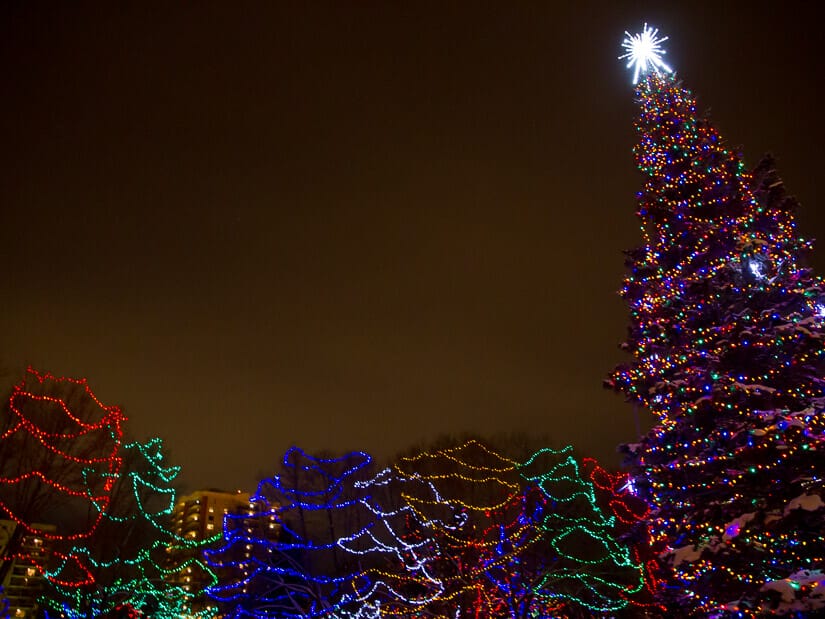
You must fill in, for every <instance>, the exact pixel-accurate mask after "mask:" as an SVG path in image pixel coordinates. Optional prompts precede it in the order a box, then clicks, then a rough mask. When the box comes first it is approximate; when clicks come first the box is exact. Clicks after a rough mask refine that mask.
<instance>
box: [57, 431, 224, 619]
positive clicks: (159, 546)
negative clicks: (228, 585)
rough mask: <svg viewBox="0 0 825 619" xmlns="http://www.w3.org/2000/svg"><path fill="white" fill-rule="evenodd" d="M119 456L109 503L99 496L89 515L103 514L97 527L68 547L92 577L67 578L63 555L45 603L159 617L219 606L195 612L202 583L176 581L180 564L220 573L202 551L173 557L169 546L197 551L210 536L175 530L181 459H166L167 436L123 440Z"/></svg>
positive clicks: (85, 611)
mask: <svg viewBox="0 0 825 619" xmlns="http://www.w3.org/2000/svg"><path fill="white" fill-rule="evenodd" d="M121 457H122V460H123V465H122V467H121V472H120V475H119V476H118V477H117V479H116V480H115V482H114V485H113V489H112V492H111V496H110V501H109V502H108V504H107V507H108V508H107V509H105V510H104V509H103V507H104V506H102V505H97V504H95V505H94V507H95V509H93V510H92V511H91V512H90V514H89V516H88V518H90V519H92V520H95V521H98V520H99V525H98V527H97V528H96V530H95V532H94V534H93V535H91V536H90V537H89V538H87V539H84V540H81V542H82V543H75V544H73V545H72V546H71V548H70V549H69V550H68V551H67V553H66V556H67V557H70V558H71V559H72V560H73V564H74V565H82V566H84V568H85V569H86V570H87V571H88V573H89V575H90V579H89V582H86V583H83V584H81V585H79V586H78V585H72V583H71V582H70V583H69V584H68V585H67V584H61V583H65V582H66V579H65V578H64V577H62V576H63V575H62V572H63V571H64V570H65V568H66V563H67V562H66V561H61V562H60V563H59V564H58V565H56V566H54V567H53V569H52V571H51V572H49V573H48V575H49V580H50V582H51V586H50V588H49V591H48V592H47V593H46V595H45V596H44V597H45V601H46V603H47V605H48V606H49V607H50V608H51V609H52V611H53V612H54V613H55V614H58V615H60V616H63V617H74V618H81V617H100V616H114V615H117V614H118V613H122V612H124V609H131V612H133V613H140V614H143V615H146V616H152V617H157V618H170V619H171V618H173V617H180V616H181V615H183V614H186V615H187V616H192V617H194V616H200V617H204V616H211V615H212V614H214V611H215V610H216V609H214V608H213V609H207V610H206V611H205V612H193V611H192V610H191V609H190V608H189V606H190V604H191V601H192V599H193V598H194V597H195V596H197V595H198V593H200V592H199V591H191V590H185V589H183V588H182V587H179V586H175V585H173V584H171V583H170V580H173V579H170V578H169V576H171V575H172V574H174V573H175V572H179V571H182V570H192V569H198V570H201V571H205V572H207V573H208V574H209V575H210V576H211V578H209V579H204V580H209V581H211V582H214V580H215V578H214V574H213V573H212V572H211V570H209V568H208V567H207V566H206V565H205V564H204V562H203V561H201V560H200V559H198V558H190V559H188V560H186V561H185V562H183V563H180V564H172V565H170V564H169V558H168V557H169V553H168V552H167V551H168V549H170V548H174V549H180V548H182V547H184V548H187V549H191V550H192V551H193V552H192V553H190V554H191V555H197V554H199V550H200V549H201V548H202V547H203V546H204V545H205V544H206V543H208V541H209V540H206V541H203V542H202V541H198V540H192V539H184V538H181V537H180V536H178V535H176V534H175V533H173V532H172V529H171V524H170V516H171V514H172V511H173V509H174V506H175V497H176V491H175V489H174V488H173V487H172V484H173V483H174V481H175V479H176V478H177V476H178V474H179V472H180V467H177V466H170V465H167V464H165V462H164V453H163V442H162V441H161V440H160V439H157V438H156V439H152V440H150V441H147V442H146V443H140V442H133V443H129V444H126V445H124V446H123V448H122V450H121ZM98 512H100V513H98ZM175 554H177V553H175ZM198 580H201V579H198ZM70 585H71V586H70Z"/></svg>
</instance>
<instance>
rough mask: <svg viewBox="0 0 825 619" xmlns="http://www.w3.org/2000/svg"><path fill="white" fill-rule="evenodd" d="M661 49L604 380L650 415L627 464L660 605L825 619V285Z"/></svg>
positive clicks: (763, 179) (783, 200)
mask: <svg viewBox="0 0 825 619" xmlns="http://www.w3.org/2000/svg"><path fill="white" fill-rule="evenodd" d="M659 42H660V41H659V40H657V39H656V33H655V31H653V30H651V29H647V28H646V30H645V32H644V33H643V34H642V35H640V36H639V37H637V38H629V39H628V40H627V41H626V43H625V45H626V47H627V49H628V54H629V56H628V57H629V59H630V62H631V65H634V66H636V67H638V68H639V69H640V71H639V72H638V77H640V78H641V81H640V82H639V84H638V86H637V88H636V99H637V101H638V103H639V106H640V108H641V114H640V116H639V120H638V122H637V123H636V128H637V132H638V136H639V141H638V144H637V146H636V148H635V155H636V161H637V164H638V167H639V169H640V170H641V172H642V173H643V175H644V187H643V190H642V191H641V192H640V193H639V195H638V200H639V209H638V215H639V217H640V219H641V221H642V229H643V233H644V241H643V244H642V245H641V246H640V247H638V248H637V249H634V250H632V251H631V252H629V253H628V268H629V273H628V275H627V277H626V279H625V282H624V289H623V296H624V298H625V300H626V302H627V303H628V305H629V306H630V311H631V325H630V333H629V338H628V340H627V342H626V344H625V348H626V349H627V350H628V351H629V352H630V353H631V354H632V355H633V360H632V361H630V362H629V363H626V364H624V365H621V366H619V367H618V368H616V370H615V371H614V373H613V374H612V375H611V377H610V379H609V381H608V382H609V385H610V386H611V387H613V388H614V389H616V390H617V391H619V392H621V393H623V394H624V395H625V396H626V397H627V398H628V399H629V400H630V401H632V402H634V403H635V404H637V405H640V406H642V407H644V408H646V409H648V410H650V411H651V412H652V413H653V415H654V416H655V425H654V426H653V428H652V429H651V431H650V432H649V433H647V434H646V435H645V436H644V437H642V438H641V440H640V442H639V443H637V444H633V445H628V446H626V447H625V450H626V452H627V455H628V460H629V463H630V465H631V466H632V475H633V484H634V487H635V488H636V490H637V492H638V494H639V496H640V497H642V498H644V499H645V500H647V501H648V502H649V503H650V505H651V508H652V511H651V514H650V517H649V519H648V526H649V533H650V535H651V538H652V541H653V544H654V548H655V549H656V551H657V552H659V553H661V554H660V560H659V566H660V576H661V577H662V578H663V579H664V582H665V584H666V586H665V588H664V589H663V590H662V591H661V596H662V599H663V600H664V601H665V602H667V603H668V604H669V609H670V610H669V612H671V614H673V615H678V614H680V613H689V614H692V615H694V616H701V617H707V616H719V617H721V616H731V617H749V616H757V615H765V614H788V613H802V614H804V615H805V616H808V615H810V614H812V613H814V612H822V609H823V608H825V573H823V572H822V567H823V565H825V543H823V539H824V534H825V501H823V495H825V489H824V488H823V477H824V476H823V473H824V472H825V471H823V468H825V467H823V459H822V455H821V452H822V450H823V449H825V414H823V407H825V358H824V357H825V346H823V339H825V288H824V287H823V284H822V281H821V280H820V279H819V278H817V277H815V276H814V275H813V274H812V272H811V270H810V269H809V268H807V267H806V266H805V265H804V264H803V262H802V258H803V256H804V254H805V253H806V252H807V251H808V250H809V249H810V247H811V244H810V243H809V242H808V241H806V240H804V239H802V238H801V237H800V236H799V234H798V233H797V232H796V226H795V222H794V210H795V209H796V206H797V205H796V202H795V201H794V200H793V199H791V198H789V197H788V196H787V195H786V194H785V191H784V188H783V185H782V182H781V180H780V179H779V177H778V176H777V174H776V172H775V170H774V166H773V162H772V161H771V160H769V159H768V160H765V161H764V162H763V163H762V164H760V165H759V166H758V167H757V168H756V170H755V171H754V172H753V173H748V172H747V171H746V169H745V166H744V164H743V162H742V159H741V157H740V155H739V154H738V153H737V152H735V151H733V150H731V149H729V148H728V147H727V146H726V145H725V144H724V142H723V140H722V139H721V137H720V135H719V133H718V132H717V131H716V129H715V128H714V127H713V126H712V125H711V123H710V122H709V120H708V119H707V118H706V117H704V116H702V115H699V114H698V113H697V111H696V102H695V100H694V98H693V96H692V94H691V93H690V92H689V91H688V90H687V89H685V88H684V87H683V86H682V84H681V83H680V82H679V81H678V80H677V79H676V78H675V77H674V76H673V75H671V74H669V70H668V69H667V67H666V66H664V65H663V64H660V63H659V62H657V60H656V59H657V54H658V53H659V51H660V48H659V47H658V45H659ZM657 50H658V51H657Z"/></svg>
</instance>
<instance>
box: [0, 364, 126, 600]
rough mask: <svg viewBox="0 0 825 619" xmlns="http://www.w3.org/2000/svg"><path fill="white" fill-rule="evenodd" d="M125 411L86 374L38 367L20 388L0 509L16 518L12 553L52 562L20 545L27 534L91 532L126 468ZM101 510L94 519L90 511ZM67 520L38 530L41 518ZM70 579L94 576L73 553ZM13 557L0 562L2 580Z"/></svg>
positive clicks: (13, 400) (8, 417)
mask: <svg viewBox="0 0 825 619" xmlns="http://www.w3.org/2000/svg"><path fill="white" fill-rule="evenodd" d="M124 421H125V417H124V416H123V414H122V413H121V411H120V409H119V408H118V407H116V406H106V405H104V404H103V403H102V402H100V400H98V399H97V398H96V397H95V395H94V393H93V392H92V391H91V389H90V388H89V386H88V384H87V382H86V380H85V379H79V380H78V379H71V378H57V377H55V376H52V375H51V374H40V373H38V372H36V371H35V370H33V369H31V368H30V369H29V370H28V371H27V373H26V377H25V380H24V381H23V382H21V383H20V384H19V385H16V386H15V387H14V388H13V391H12V394H11V397H10V398H9V400H8V403H7V405H6V407H5V408H4V409H3V411H2V419H0V512H2V514H3V515H4V516H5V517H7V518H9V519H11V520H13V521H14V522H16V523H17V527H16V528H15V533H14V535H13V536H12V539H11V540H10V542H9V543H8V544H7V546H6V548H7V554H6V556H5V557H4V558H5V559H13V558H16V559H18V560H23V561H28V562H31V563H33V564H35V565H36V566H37V567H39V568H40V569H42V570H45V568H46V566H45V565H43V561H42V559H41V558H39V557H34V556H29V555H27V554H26V553H25V552H24V551H22V550H21V547H20V540H21V539H22V537H23V535H25V534H26V533H36V534H37V535H38V536H40V537H45V538H48V539H50V540H51V541H52V542H55V543H56V542H76V541H78V540H82V539H87V538H89V537H90V536H91V535H92V534H93V533H94V531H95V529H96V528H97V526H98V525H99V523H100V520H101V518H102V517H103V513H104V512H105V510H106V509H107V507H108V505H109V501H110V495H111V491H112V488H113V486H114V483H115V481H116V479H117V475H118V473H119V471H120V467H121V459H120V448H121V442H122V435H123V433H122V424H123V422H124ZM89 513H93V514H95V517H94V518H91V519H89V518H87V514H89ZM44 521H45V522H52V523H57V524H59V525H60V527H59V530H58V532H56V533H49V532H47V531H40V530H37V529H36V528H35V527H34V525H35V523H37V522H44ZM56 559H57V560H59V561H65V565H66V570H65V571H64V574H63V577H64V578H65V580H63V582H64V583H65V584H66V585H80V584H82V583H84V582H89V579H90V577H91V575H90V573H89V571H88V568H87V567H86V566H85V565H83V564H82V562H81V561H78V560H77V558H76V557H70V556H66V555H61V554H60V553H56ZM10 565H11V561H9V560H6V561H4V562H3V565H2V567H0V581H2V577H3V576H5V571H6V570H8V569H9V567H10Z"/></svg>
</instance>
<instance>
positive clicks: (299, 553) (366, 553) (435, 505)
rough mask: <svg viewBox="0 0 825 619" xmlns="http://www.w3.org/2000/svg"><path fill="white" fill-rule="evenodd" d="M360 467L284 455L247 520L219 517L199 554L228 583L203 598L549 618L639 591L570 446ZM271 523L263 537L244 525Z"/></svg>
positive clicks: (288, 608)
mask: <svg viewBox="0 0 825 619" xmlns="http://www.w3.org/2000/svg"><path fill="white" fill-rule="evenodd" d="M370 467H371V458H370V457H369V456H368V455H367V454H364V453H363V452H354V453H352V454H348V455H346V456H343V457H341V458H316V457H313V456H310V455H308V454H306V453H305V452H303V451H302V450H300V449H298V448H292V449H290V450H289V451H287V453H286V454H285V456H284V459H283V465H282V470H281V472H280V473H279V474H277V475H275V476H273V477H272V478H270V479H266V480H264V481H262V482H261V484H260V485H259V488H258V492H257V493H256V495H255V497H254V502H255V503H257V504H259V505H260V509H259V510H258V512H256V513H255V514H253V515H246V516H240V515H237V516H233V515H231V514H230V515H227V517H226V518H225V522H224V543H223V545H222V546H221V547H220V548H218V549H216V550H214V551H207V553H206V556H207V560H208V561H209V563H210V565H211V566H212V567H214V568H215V569H217V570H218V571H219V572H222V573H224V574H229V576H228V577H227V578H226V579H223V580H222V581H221V582H220V584H218V585H217V586H214V587H212V588H210V590H209V593H210V595H211V596H212V597H213V598H214V599H215V600H216V601H219V602H221V603H223V604H225V605H228V606H229V607H230V608H231V610H230V611H229V616H231V617H238V618H240V617H255V618H261V619H262V618H264V617H273V616H278V617H290V618H295V619H297V618H309V617H335V618H336V619H367V618H369V619H379V618H381V617H400V616H404V617H417V616H422V617H423V616H428V617H444V618H445V619H446V618H448V617H449V618H453V617H457V616H468V617H469V616H472V617H491V616H548V617H549V616H559V617H560V616H564V615H565V614H566V613H567V612H568V611H569V610H571V609H572V608H573V607H576V608H583V609H585V610H587V611H591V612H604V611H613V610H618V609H621V608H624V607H625V606H627V604H628V603H629V602H628V600H629V599H630V598H632V597H633V596H634V595H636V594H637V593H639V592H640V591H641V590H642V588H643V586H644V580H643V578H642V571H643V568H642V566H641V564H640V563H639V562H636V561H634V559H633V558H632V556H631V553H630V551H629V550H628V549H626V548H624V547H622V546H621V545H619V544H618V543H617V542H615V540H614V539H613V537H612V534H613V531H614V528H615V524H616V520H615V519H614V518H613V517H610V516H607V515H606V514H604V513H603V512H602V510H601V509H600V508H599V507H598V505H597V504H596V496H595V489H594V486H593V484H592V483H591V482H589V481H588V480H586V479H583V478H582V477H581V475H580V474H579V469H578V465H577V463H576V461H575V460H574V459H573V457H572V454H571V453H570V450H569V449H567V450H563V451H560V452H557V451H552V450H541V451H540V452H538V453H536V454H534V455H533V456H532V457H531V458H530V459H528V460H527V461H526V462H524V463H520V462H518V461H515V460H512V459H509V458H506V457H504V456H501V455H499V454H497V453H496V452H494V451H493V450H492V449H490V448H489V447H487V446H485V445H483V444H481V443H479V442H477V441H469V442H467V443H465V444H463V445H460V446H458V447H454V448H449V449H442V450H438V451H434V452H422V453H420V454H418V455H416V456H412V457H406V458H400V459H399V460H398V462H397V463H396V464H395V465H394V466H392V467H389V468H386V469H383V470H382V471H380V472H379V473H377V474H375V475H372V476H369V474H368V472H369V469H370ZM611 496H612V495H611ZM312 519H314V520H312ZM272 521H274V522H277V524H278V528H279V530H280V535H279V536H277V537H274V538H273V537H272V536H268V535H267V534H266V532H267V531H268V529H267V528H266V527H263V526H256V525H255V524H254V523H256V522H257V523H264V522H272ZM577 536H578V537H577ZM581 536H583V537H581ZM584 538H586V541H588V542H589V544H590V553H589V554H588V552H587V551H586V550H585V549H584V548H582V547H577V545H576V544H577V543H580V542H582V541H583V539H584ZM593 548H598V552H593ZM607 573H610V574H611V575H612V577H611V579H607V578H606V577H605V576H604V575H605V574H607Z"/></svg>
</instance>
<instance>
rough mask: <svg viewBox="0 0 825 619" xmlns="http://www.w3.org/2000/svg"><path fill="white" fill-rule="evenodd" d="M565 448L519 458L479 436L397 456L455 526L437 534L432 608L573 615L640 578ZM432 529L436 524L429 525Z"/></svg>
mask: <svg viewBox="0 0 825 619" xmlns="http://www.w3.org/2000/svg"><path fill="white" fill-rule="evenodd" d="M570 452H571V450H570V449H569V448H566V449H564V450H561V451H553V450H551V449H542V450H539V451H538V452H536V453H534V454H533V455H532V456H531V457H529V458H528V459H527V461H525V462H523V463H520V462H518V461H516V460H513V459H510V458H507V457H505V456H503V455H501V454H499V453H497V452H495V451H493V450H492V449H491V448H489V447H487V446H486V445H484V444H483V443H481V442H479V441H477V440H470V441H468V442H466V443H464V444H462V445H459V446H457V447H451V448H444V449H439V450H437V451H433V452H427V451H425V452H422V453H421V454H418V455H416V456H412V457H409V458H402V459H401V460H400V461H399V463H398V465H397V467H398V469H399V471H400V472H401V473H402V474H403V475H405V476H408V477H415V478H418V479H422V480H425V481H427V482H428V483H431V484H432V485H433V487H434V489H435V491H436V492H435V496H436V497H437V500H435V501H433V500H430V501H420V500H414V501H411V504H412V505H413V506H415V508H416V509H417V511H419V512H420V513H426V512H427V510H429V509H433V508H435V507H437V506H438V505H439V504H441V503H444V502H446V503H448V504H450V505H453V506H455V507H456V508H457V509H458V510H459V514H460V516H461V518H460V520H459V521H458V522H457V523H456V524H457V526H451V527H449V528H444V529H443V530H442V531H441V532H440V535H436V538H435V541H437V542H438V545H439V552H438V553H436V554H434V555H433V557H432V558H431V559H429V560H428V573H429V574H430V575H432V576H434V577H436V578H437V579H438V580H439V582H440V584H441V586H443V588H444V591H443V593H442V594H441V595H440V596H439V597H438V598H436V599H435V600H433V602H432V603H430V604H428V606H427V610H428V611H431V612H433V613H434V616H443V617H454V616H456V614H455V613H458V616H461V617H496V616H506V617H513V618H517V619H518V618H527V617H536V616H542V617H550V616H555V617H577V616H592V614H593V613H601V612H607V611H615V610H619V609H622V608H624V607H625V606H627V597H628V596H629V595H630V594H632V593H633V592H635V591H638V590H639V589H640V588H641V587H642V582H641V567H640V566H639V565H638V564H637V563H635V562H634V561H633V560H632V558H631V556H630V553H629V551H628V550H627V549H626V548H624V547H623V546H621V545H619V544H618V543H617V542H616V541H615V539H614V537H613V534H614V525H615V520H614V519H613V518H612V517H610V516H608V515H606V514H605V513H604V512H602V511H601V510H600V508H599V507H598V505H597V504H596V500H595V495H594V489H593V486H592V484H590V483H589V482H588V481H587V480H585V479H582V477H581V475H580V474H579V469H578V464H577V463H576V461H575V459H574V458H573V457H572V455H571V453H570ZM436 528H437V527H436Z"/></svg>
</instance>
